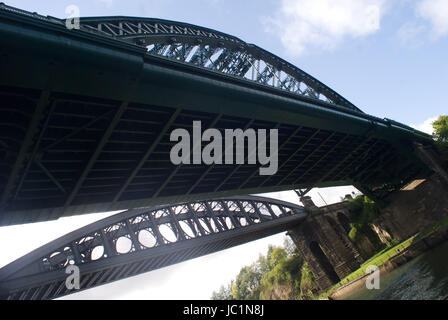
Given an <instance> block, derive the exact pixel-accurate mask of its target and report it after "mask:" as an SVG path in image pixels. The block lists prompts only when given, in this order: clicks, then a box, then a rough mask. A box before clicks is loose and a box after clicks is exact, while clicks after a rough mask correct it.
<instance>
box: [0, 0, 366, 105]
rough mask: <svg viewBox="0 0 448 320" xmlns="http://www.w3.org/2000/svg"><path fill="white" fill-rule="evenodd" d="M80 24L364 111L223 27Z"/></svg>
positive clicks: (88, 20)
mask: <svg viewBox="0 0 448 320" xmlns="http://www.w3.org/2000/svg"><path fill="white" fill-rule="evenodd" d="M0 10H4V11H9V12H13V13H18V14H21V15H25V16H31V17H32V18H35V19H39V20H41V21H42V22H49V23H53V24H54V23H56V24H62V25H65V23H66V20H65V19H58V18H55V17H50V16H43V15H39V14H37V13H30V12H27V11H25V10H21V9H18V8H14V7H10V6H7V5H5V4H0ZM80 29H81V30H82V31H88V32H90V33H95V34H97V35H102V36H104V37H106V38H113V39H115V40H122V41H125V42H127V43H131V44H133V45H137V46H139V47H147V48H148V53H149V54H151V55H156V56H159V57H164V58H168V59H174V60H176V61H179V62H183V63H187V64H192V65H194V66H195V67H201V68H206V69H208V70H212V71H216V72H219V73H223V74H225V75H228V76H235V77H238V78H243V79H246V80H249V81H253V82H256V83H258V84H262V85H268V86H271V87H274V88H277V89H280V90H284V91H288V92H290V93H294V94H296V95H298V96H300V97H302V98H305V99H311V101H313V100H314V101H316V100H319V101H321V102H327V103H329V104H330V105H334V106H338V107H343V108H344V109H346V110H347V109H348V110H350V111H356V112H361V113H362V111H361V110H360V109H358V108H357V107H356V106H355V105H353V104H352V103H351V102H349V101H348V100H346V99H345V98H344V97H342V96H341V95H340V94H338V93H337V92H336V91H334V90H332V89H331V88H329V87H328V86H326V85H325V84H323V83H322V82H320V81H319V80H317V79H316V78H314V77H312V76H311V75H309V74H308V73H306V72H304V71H303V70H301V69H299V68H297V67H296V66H294V65H292V64H291V63H289V62H287V61H285V60H284V59H282V58H280V57H278V56H276V55H274V54H272V53H270V52H268V51H266V50H264V49H262V48H260V47H258V46H256V45H254V44H249V43H246V42H244V41H243V40H241V39H239V38H237V37H234V36H231V35H228V34H225V33H223V32H219V31H216V30H212V29H209V28H205V27H200V26H196V25H192V24H188V23H183V22H177V21H170V20H164V19H155V18H140V17H124V16H114V17H84V18H81V19H80ZM74 31H76V30H74Z"/></svg>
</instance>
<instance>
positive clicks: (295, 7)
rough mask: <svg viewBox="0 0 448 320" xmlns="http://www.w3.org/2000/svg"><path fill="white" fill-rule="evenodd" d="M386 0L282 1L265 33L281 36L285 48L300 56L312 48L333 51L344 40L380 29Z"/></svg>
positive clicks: (269, 20)
mask: <svg viewBox="0 0 448 320" xmlns="http://www.w3.org/2000/svg"><path fill="white" fill-rule="evenodd" d="M384 2H385V1H384V0H338V1H334V0H282V1H281V6H280V8H279V10H278V12H277V13H276V14H275V15H274V18H269V19H268V21H267V22H266V31H268V32H271V33H275V34H279V36H280V38H281V41H282V43H283V45H284V46H285V47H286V49H287V50H288V51H289V52H290V53H291V54H295V55H299V54H301V53H303V52H304V51H306V50H307V49H308V48H310V47H315V48H318V49H325V50H329V49H333V48H334V47H336V46H337V45H338V44H339V43H341V42H342V41H343V40H344V39H345V38H359V37H364V36H367V35H370V34H373V33H375V32H377V31H378V30H379V29H380V21H381V16H382V14H383V11H384Z"/></svg>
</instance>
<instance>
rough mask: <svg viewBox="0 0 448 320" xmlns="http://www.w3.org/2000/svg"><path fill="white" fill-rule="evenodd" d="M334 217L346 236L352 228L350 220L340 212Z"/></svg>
mask: <svg viewBox="0 0 448 320" xmlns="http://www.w3.org/2000/svg"><path fill="white" fill-rule="evenodd" d="M336 217H337V218H338V221H339V223H340V224H341V226H342V228H344V231H345V232H346V233H347V234H348V233H349V232H350V230H351V228H352V227H351V226H350V220H349V219H348V218H347V216H346V215H345V214H343V213H342V212H338V213H337V215H336Z"/></svg>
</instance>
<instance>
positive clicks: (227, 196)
mask: <svg viewBox="0 0 448 320" xmlns="http://www.w3.org/2000/svg"><path fill="white" fill-rule="evenodd" d="M0 70H1V72H0V101H1V103H0V226H6V225H13V224H23V223H30V222H37V221H46V220H52V219H58V218H60V217H64V216H71V215H79V214H86V213H93V212H100V211H111V210H127V211H125V212H121V213H118V214H116V215H114V216H111V217H109V218H106V219H103V220H101V221H98V222H95V223H93V224H91V225H88V226H86V227H83V228H81V229H78V230H76V231H73V232H72V233H70V234H68V235H66V236H63V237H61V238H59V239H57V240H55V241H52V242H51V243H49V244H47V245H45V246H43V247H41V248H39V249H37V250H35V251H33V252H31V253H29V254H27V255H25V256H24V257H22V258H20V259H18V260H16V261H14V262H12V263H11V264H9V265H7V266H5V267H3V268H2V269H0V299H51V298H57V297H60V296H63V295H66V294H70V293H72V291H70V290H69V289H68V288H67V287H66V285H65V278H66V276H67V274H66V273H65V272H64V270H65V268H66V267H67V266H68V265H70V264H75V265H77V266H79V267H80V269H81V273H82V279H81V287H82V288H81V289H88V288H92V287H95V286H98V285H102V284H105V283H109V282H112V281H116V280H120V279H123V278H127V277H131V276H134V275H137V274H140V273H143V272H148V271H151V270H154V269H158V268H162V267H164V266H167V265H171V264H174V263H178V262H180V261H185V260H188V259H192V258H194V257H199V256H202V255H205V254H209V253H212V252H216V251H219V250H223V249H226V248H229V247H232V246H235V245H239V244H242V243H245V242H248V241H252V240H255V239H259V238H261V237H265V236H267V235H271V234H275V233H278V232H281V231H285V230H289V229H290V228H292V227H294V226H295V225H297V224H299V223H300V222H301V221H302V220H303V219H305V218H306V216H307V212H306V211H305V210H304V208H303V207H302V206H298V205H295V204H292V203H286V202H282V201H278V200H273V199H268V198H262V197H256V196H248V195H249V194H259V193H264V192H271V191H281V190H292V189H299V190H300V191H298V193H299V195H303V194H305V193H306V192H307V191H308V190H310V189H311V188H313V187H325V186H338V185H354V186H356V187H357V188H358V189H360V190H361V191H362V192H364V193H365V194H368V195H369V196H371V197H373V198H377V199H381V198H382V197H383V196H385V195H386V194H387V193H389V192H391V191H393V190H396V189H398V188H401V187H402V186H404V185H405V184H407V183H409V182H411V181H412V180H413V179H417V178H421V177H425V176H426V175H428V174H429V173H430V172H432V171H433V170H434V168H433V167H434V166H437V164H435V165H434V164H433V165H431V161H432V160H431V158H425V156H423V157H422V153H421V151H422V150H423V153H425V151H424V150H427V151H428V149H431V148H432V139H431V137H430V136H428V135H426V134H424V133H422V132H419V131H416V130H414V129H413V128H410V127H408V126H406V125H403V124H401V123H398V122H396V121H393V120H390V119H381V118H378V117H375V116H371V115H368V114H365V113H364V112H362V111H361V110H360V109H359V108H357V107H356V106H354V105H353V104H352V103H350V102H349V101H348V100H346V99H345V98H343V97H342V96H340V95H339V94H338V93H337V92H335V91H334V90H332V89H331V88H329V87H327V86H326V85H325V84H323V83H321V82H320V81H319V80H317V79H315V78H313V77H312V76H311V75H309V74H307V73H306V72H304V71H302V70H301V69H299V68H297V67H296V66H294V65H292V64H290V63H288V62H287V61H285V60H283V59H281V58H279V57H277V56H275V55H273V54H271V53H269V52H267V51H265V50H263V49H261V48H259V47H257V46H256V45H253V44H249V43H246V42H244V41H242V40H241V39H238V38H236V37H233V36H231V35H228V34H224V33H221V32H218V31H215V30H211V29H207V28H203V27H199V26H195V25H191V24H187V23H182V22H175V21H167V20H161V19H153V18H136V17H91V18H81V19H80V26H79V28H75V29H70V28H67V25H66V21H65V20H63V19H59V18H54V17H50V16H42V15H39V14H37V13H30V12H27V11H23V10H20V9H16V8H13V7H9V6H6V5H5V4H1V3H0ZM197 120H199V121H201V123H202V124H203V126H204V127H207V128H216V129H219V130H220V131H221V132H222V131H224V130H225V129H238V128H239V129H243V130H245V129H249V128H253V129H277V130H278V140H279V141H278V171H277V173H276V174H274V175H271V176H262V175H259V166H258V165H255V164H245V163H243V164H236V165H231V164H225V165H217V164H215V165H205V164H180V165H173V164H172V163H171V161H170V149H171V147H172V146H173V145H174V143H173V142H171V141H170V133H171V132H172V131H173V130H174V129H177V128H182V129H186V130H188V131H190V132H191V131H192V123H193V121H197ZM245 152H246V153H245V154H246V158H247V152H248V150H247V148H246V150H245Z"/></svg>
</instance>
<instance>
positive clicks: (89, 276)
mask: <svg viewBox="0 0 448 320" xmlns="http://www.w3.org/2000/svg"><path fill="white" fill-rule="evenodd" d="M306 216H307V214H306V212H305V211H304V209H303V207H301V206H298V205H295V204H292V203H288V202H283V201H278V200H274V199H269V198H263V197H255V196H245V197H233V198H227V199H217V200H207V201H195V202H189V203H182V204H176V205H168V206H155V207H152V208H141V209H133V210H128V211H125V212H121V213H119V214H116V215H114V216H111V217H108V218H105V219H103V220H101V221H98V222H95V223H93V224H91V225H88V226H85V227H83V228H81V229H78V230H76V231H74V232H72V233H70V234H68V235H66V236H63V237H61V238H59V239H57V240H54V241H52V242H50V243H49V244H47V245H45V246H43V247H41V248H39V249H36V250H35V251H33V252H31V253H29V254H27V255H25V256H24V257H22V258H20V259H18V260H16V261H14V262H12V263H11V264H9V265H7V266H5V267H3V268H2V269H0V297H2V298H3V299H19V300H23V299H25V300H28V299H33V300H34V299H53V298H56V297H59V296H62V295H66V294H70V293H73V292H72V291H70V290H69V289H67V288H66V286H65V279H66V277H67V275H66V274H65V269H66V267H67V266H68V265H69V264H75V265H77V266H78V267H79V268H80V270H81V283H80V286H81V290H85V289H88V288H91V287H95V286H98V285H102V284H105V283H108V282H111V281H115V280H119V279H123V278H127V277H130V276H134V275H137V274H140V273H144V272H148V271H151V270H154V269H158V268H162V267H164V266H168V265H171V264H174V263H177V262H181V261H185V260H188V259H192V258H195V257H199V256H202V255H205V254H209V253H213V252H216V251H219V250H223V249H226V248H230V247H233V246H235V245H239V244H242V243H246V242H248V241H252V240H256V239H259V238H262V237H265V236H268V235H271V234H275V233H278V232H281V231H285V230H288V229H289V228H290V227H292V226H294V225H295V224H297V223H299V222H300V221H301V220H302V219H304V218H305V217H306Z"/></svg>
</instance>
